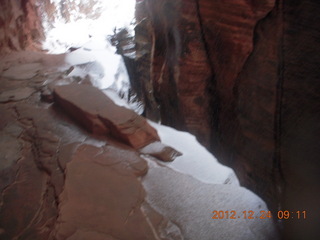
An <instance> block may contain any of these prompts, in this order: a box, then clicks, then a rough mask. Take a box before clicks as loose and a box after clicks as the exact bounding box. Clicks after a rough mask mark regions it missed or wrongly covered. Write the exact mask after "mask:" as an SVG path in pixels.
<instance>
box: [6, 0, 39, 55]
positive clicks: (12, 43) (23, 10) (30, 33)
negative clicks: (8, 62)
mask: <svg viewBox="0 0 320 240" xmlns="http://www.w3.org/2000/svg"><path fill="white" fill-rule="evenodd" d="M0 29H1V30H0V33H1V34H0V53H6V52H10V51H12V50H22V49H32V50H40V49H41V43H40V41H41V40H43V39H44V35H43V28H42V24H41V16H40V14H39V12H38V10H37V6H36V0H27V1H26V0H18V1H11V0H4V1H2V2H1V10H0Z"/></svg>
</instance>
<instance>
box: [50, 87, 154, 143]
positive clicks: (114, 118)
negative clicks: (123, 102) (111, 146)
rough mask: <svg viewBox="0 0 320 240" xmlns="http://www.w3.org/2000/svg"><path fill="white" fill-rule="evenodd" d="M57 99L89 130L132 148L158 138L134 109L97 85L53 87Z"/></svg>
mask: <svg viewBox="0 0 320 240" xmlns="http://www.w3.org/2000/svg"><path fill="white" fill-rule="evenodd" d="M54 95H55V99H56V101H57V102H58V103H59V104H60V106H61V107H62V108H64V109H65V110H66V111H67V112H68V113H69V114H71V116H72V117H73V118H74V119H75V120H76V121H79V122H80V123H82V124H83V125H84V126H85V127H86V128H87V129H88V130H89V131H90V132H92V133H107V132H110V133H111V135H112V136H114V137H116V138H118V139H120V140H122V141H124V142H126V143H127V144H129V145H130V146H132V147H134V148H135V149H139V148H142V147H145V146H146V145H148V144H150V143H152V142H155V141H159V140H160V138H159V136H158V134H157V131H156V130H155V129H154V128H153V127H151V126H150V125H149V124H148V123H147V121H146V120H145V119H144V118H143V117H141V116H139V115H138V114H136V113H135V112H134V111H132V110H129V109H127V108H125V107H120V106H118V105H116V104H115V103H113V101H112V100H111V99H109V97H107V96H106V95H105V94H104V93H103V92H102V91H100V90H99V89H98V88H95V87H93V86H90V85H81V84H70V85H64V86H57V87H55V89H54Z"/></svg>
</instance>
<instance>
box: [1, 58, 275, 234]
mask: <svg viewBox="0 0 320 240" xmlns="http://www.w3.org/2000/svg"><path fill="white" fill-rule="evenodd" d="M46 58H47V59H48V56H46ZM26 71H27V70H26ZM74 81H75V79H72V78H67V77H66V73H65V72H59V71H58V70H56V72H50V73H49V72H48V73H47V74H44V75H39V74H38V75H37V76H36V77H33V78H31V79H25V80H22V79H19V80H16V79H15V78H11V79H8V78H1V81H0V89H1V95H2V96H10V95H12V93H15V94H17V95H15V96H23V97H16V98H14V99H13V100H10V101H2V102H0V110H1V114H2V115H1V119H0V136H1V141H0V149H1V154H0V190H1V199H0V226H1V227H0V238H1V239H32V240H43V239H48V240H79V239H81V240H99V239H103V240H105V239H109V240H120V239H123V240H131V239H139V240H143V239H145V240H152V239H155V240H159V239H163V240H165V239H168V240H182V239H190V240H193V239H195V238H196V237H195V236H196V235H197V233H199V235H198V236H200V237H201V238H202V239H212V237H214V236H215V235H217V236H219V238H220V239H226V240H227V239H228V240H230V239H232V238H233V239H251V238H252V237H251V236H258V237H260V236H262V238H261V239H275V238H276V233H275V231H274V226H273V225H272V222H271V221H265V220H262V221H263V223H261V222H260V223H259V220H256V221H253V222H251V223H250V224H248V223H247V222H246V221H244V219H240V220H239V221H234V222H231V221H229V220H227V219H220V220H219V224H218V225H216V224H214V223H213V222H212V219H211V218H210V217H211V212H212V211H213V210H214V209H212V208H214V207H216V208H221V209H222V207H225V208H229V207H231V205H234V204H235V203H237V204H238V205H237V207H238V208H237V209H239V211H240V210H241V209H242V208H248V207H249V206H248V204H250V205H251V209H257V210H259V209H260V207H259V206H260V205H261V204H262V205H261V206H262V207H265V205H263V204H264V203H263V202H262V201H261V200H260V199H259V198H258V197H257V196H255V195H254V194H252V193H250V192H249V191H248V190H243V189H241V188H240V187H239V184H238V179H237V177H236V176H235V174H234V172H233V171H232V169H229V168H227V167H225V166H223V165H221V164H219V163H218V162H217V160H216V159H215V158H214V157H213V156H212V155H210V154H209V152H207V151H206V150H205V149H204V148H203V147H202V146H200V145H199V144H198V143H197V142H196V141H195V138H194V137H193V136H191V135H190V134H188V133H182V132H177V131H175V130H173V129H171V130H169V129H168V127H164V126H160V125H158V124H156V123H152V122H147V121H146V119H144V118H142V117H140V116H137V115H136V114H135V113H134V112H133V111H131V110H129V109H126V108H124V107H120V106H116V105H114V103H113V102H111V100H110V99H108V98H107V97H106V95H104V94H103V93H102V92H101V91H100V90H98V89H96V88H94V87H92V86H90V85H79V84H76V83H74ZM70 82H71V83H72V84H70ZM59 84H68V85H65V86H56V85H59ZM54 86H56V87H55V94H56V97H55V98H56V101H57V100H58V101H60V102H59V104H60V106H62V107H64V109H62V108H61V107H60V106H58V104H57V103H52V102H51V101H47V100H48V99H47V98H44V96H43V94H44V92H45V91H49V93H46V94H47V95H46V96H47V97H49V95H50V89H54ZM25 89H32V91H30V93H28V94H21V95H20V93H23V92H24V91H25ZM63 91H65V92H63ZM68 93H69V94H68ZM61 96H63V98H62V97H61ZM60 98H61V99H60ZM65 105H66V107H65ZM106 106H107V107H109V108H107V109H106V108H105V107H106ZM66 110H67V111H66ZM69 112H71V116H73V118H72V119H71V118H69V116H68V115H69V114H68V113H69ZM132 116H133V120H134V121H132V122H130V121H129V123H126V121H128V120H130V119H131V117H132ZM136 117H137V118H138V121H135V118H136ZM110 118H111V120H110ZM79 119H85V122H83V124H82V126H86V127H88V126H89V127H91V128H89V129H95V128H92V126H93V125H94V124H96V123H97V122H98V121H100V123H99V124H100V125H99V126H102V127H105V128H106V129H108V131H110V132H112V130H111V129H110V128H115V130H113V131H119V132H120V133H117V134H124V135H125V134H127V133H130V134H133V135H134V134H136V133H137V134H138V136H139V134H141V132H140V131H139V129H140V130H141V129H142V130H145V131H146V132H148V131H149V130H150V129H151V130H150V131H151V134H150V135H151V136H152V137H153V138H152V141H150V142H149V140H150V139H149V138H146V144H147V145H146V146H145V144H141V142H143V141H145V139H144V137H145V135H144V134H145V133H142V136H143V137H142V138H139V137H138V139H137V140H135V141H137V142H138V143H139V144H138V145H137V146H140V145H141V146H144V147H143V148H139V149H135V148H133V147H132V146H130V144H129V143H130V141H131V140H132V139H134V138H128V139H129V140H127V139H124V138H119V137H118V135H113V134H111V135H106V134H91V133H89V132H88V131H87V130H85V129H82V126H81V125H78V124H76V121H77V120H79ZM106 121H108V123H107V124H106ZM123 122H125V124H122V123H123ZM140 123H143V124H142V125H141V124H140ZM116 124H119V125H120V127H119V126H117V125H116ZM121 125H125V127H124V128H121ZM127 126H129V130H130V131H127V128H126V127H127ZM146 126H148V127H146ZM131 128H132V129H136V128H137V129H138V131H131ZM155 129H157V130H158V131H160V133H161V134H160V133H159V136H161V141H163V143H162V142H160V141H159V140H160V138H159V136H158V134H157V132H156V130H155ZM142 130H141V131H142ZM152 134H156V135H152ZM114 136H116V137H114ZM141 139H142V140H143V141H140V140H141ZM164 143H165V144H168V145H172V146H174V147H175V148H177V149H178V150H179V152H186V154H183V155H181V154H180V153H179V152H178V151H177V150H175V149H173V148H170V147H168V146H166V145H164ZM195 145H196V146H197V147H196V148H195ZM137 148H138V147H137ZM194 148H195V149H196V151H194ZM185 149H187V150H188V151H187V150H185ZM150 155H154V156H156V157H157V158H162V160H167V161H169V162H160V161H158V159H155V158H153V157H151V156H150ZM142 157H143V158H142ZM173 157H174V158H176V160H175V161H173V162H170V161H171V160H172V158H173ZM144 158H146V159H148V162H149V164H150V167H151V168H150V169H149V167H148V164H147V161H146V160H145V159H144ZM198 158H201V159H198ZM176 161H177V162H176ZM175 162H176V164H175ZM160 163H161V164H160ZM158 164H159V168H154V166H155V165H158ZM205 169H206V171H205ZM149 170H150V172H149ZM158 170H160V171H158ZM206 182H208V183H206ZM215 194H216V195H217V196H216V197H215V198H213V197H212V195H215ZM199 196H200V201H199V200H198V197H199ZM218 196H219V197H218ZM229 198H230V199H234V200H233V201H231V202H229V200H228V199H229ZM249 199H251V200H252V201H251V200H250V203H247V204H246V203H245V202H246V201H247V200H249ZM228 202H229V205H228V204H227V203H228ZM190 207H193V210H190ZM241 207H242V208H241ZM261 209H262V208H261ZM263 209H265V208H263ZM188 213H191V215H192V216H194V217H192V216H191V215H188ZM194 221H195V222H194ZM230 223H232V224H231V225H232V226H234V227H235V229H239V231H240V229H242V230H241V233H240V234H241V235H240V236H241V238H239V234H238V231H237V230H236V231H232V229H231V228H230ZM213 225H214V226H215V227H212V226H213ZM199 231H201V232H199ZM218 231H219V233H218ZM250 231H254V233H251V232H250Z"/></svg>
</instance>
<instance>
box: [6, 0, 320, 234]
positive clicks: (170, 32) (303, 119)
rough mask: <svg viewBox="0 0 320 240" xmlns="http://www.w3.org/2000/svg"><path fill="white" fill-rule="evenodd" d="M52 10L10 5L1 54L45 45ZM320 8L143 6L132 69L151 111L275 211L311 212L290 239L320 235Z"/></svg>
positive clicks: (272, 3) (243, 1) (237, 3)
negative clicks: (185, 133)
mask: <svg viewBox="0 0 320 240" xmlns="http://www.w3.org/2000/svg"><path fill="white" fill-rule="evenodd" d="M45 2H46V4H48V2H50V1H45ZM50 6H51V5H46V9H47V12H48V13H50V11H53V9H51V7H52V6H51V7H50ZM43 7H44V5H37V4H36V1H35V0H29V1H27V0H24V1H23V0H20V1H9V0H4V1H3V2H2V8H1V10H0V31H1V34H0V53H5V52H8V51H11V50H22V49H35V50H39V49H40V48H39V43H40V41H41V40H42V39H43V37H44V34H43V31H42V26H41V24H40V23H41V21H40V18H41V17H42V16H40V15H39V12H38V10H37V9H38V8H43ZM50 9H51V10H50ZM319 10H320V3H319V2H317V1H316V0H304V1H302V0H292V1H290V2H289V1H283V0H263V1H258V0H230V1H227V0H224V1H218V0H180V1H169V0H164V1H156V0H142V1H137V26H136V37H135V41H136V50H137V57H136V59H135V61H133V62H132V61H131V62H130V64H131V65H132V66H131V67H132V69H131V70H132V71H131V74H133V75H134V76H131V77H132V79H135V80H134V81H135V82H136V89H137V90H139V91H140V93H139V94H138V95H139V96H140V98H141V99H143V101H144V103H145V105H146V111H145V115H146V116H147V117H149V118H151V119H153V120H161V122H162V123H163V124H167V125H170V126H173V127H176V128H178V129H183V130H188V131H190V132H191V133H193V134H195V135H196V136H197V138H198V140H199V141H200V142H201V143H203V144H204V145H205V146H207V147H208V148H209V149H210V150H211V151H212V152H213V153H214V154H215V155H216V156H217V157H218V158H219V160H220V161H221V162H223V163H226V164H228V165H229V166H232V167H234V169H235V170H236V172H237V174H238V176H239V178H240V180H241V183H242V184H243V185H244V186H246V187H248V188H250V189H251V190H253V191H254V192H256V193H258V194H259V195H260V196H261V197H262V198H263V199H264V200H266V201H267V203H268V205H269V207H270V208H271V209H273V211H274V212H275V213H276V211H277V210H278V209H281V210H288V211H290V212H295V211H307V213H308V217H307V219H305V221H300V220H297V219H292V220H288V221H285V224H284V226H283V228H284V233H285V236H286V237H287V239H316V237H318V235H319V232H318V231H317V229H316V227H315V226H314V224H315V223H317V222H319V217H318V216H317V215H316V214H315V213H317V212H319V206H318V204H317V203H318V202H319V200H320V196H319V193H318V189H319V187H320V184H319V183H320V179H319V178H320V170H319V169H320V166H319V165H320V162H319V159H318V157H319V155H320V152H319V151H320V150H319V149H320V148H319V136H320V121H319V119H320V110H319V109H320V106H319V105H320V99H319V98H320V97H319V90H320V86H319V78H320V70H319V67H318V63H319V62H320V59H319V54H317V53H318V51H319V50H320V49H319V48H320V44H319V42H320V33H319V29H320V26H319V22H320V21H319V17H320V15H319V14H318V12H319ZM48 16H51V15H50V14H49V15H48ZM248 210H250V209H248Z"/></svg>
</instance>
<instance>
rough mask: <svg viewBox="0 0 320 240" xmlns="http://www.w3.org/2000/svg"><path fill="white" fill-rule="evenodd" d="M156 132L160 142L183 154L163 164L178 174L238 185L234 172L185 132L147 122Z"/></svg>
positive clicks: (204, 180) (206, 180)
mask: <svg viewBox="0 0 320 240" xmlns="http://www.w3.org/2000/svg"><path fill="white" fill-rule="evenodd" d="M149 123H150V124H151V125H152V126H153V127H154V128H155V129H157V131H158V134H159V137H160V139H161V142H162V143H164V144H166V145H168V146H171V147H173V148H175V149H176V150H178V151H179V152H181V153H183V154H182V156H180V157H177V158H176V159H175V160H174V161H173V162H168V163H163V164H164V165H166V166H167V167H170V168H172V169H174V170H176V171H178V172H181V173H185V174H188V175H191V176H193V177H194V178H196V179H198V180H199V181H202V182H204V183H215V184H234V185H239V180H238V178H237V176H236V175H235V173H234V171H233V170H232V169H231V168H229V167H226V166H224V165H222V164H220V163H219V162H218V161H217V159H216V158H215V157H214V156H213V155H212V154H211V153H209V151H208V150H207V149H206V148H204V147H203V146H202V145H201V144H200V143H199V142H198V141H197V140H196V138H195V136H193V135H191V134H190V133H187V132H181V131H177V130H175V129H173V128H170V127H167V126H164V125H160V124H157V123H154V122H151V121H149Z"/></svg>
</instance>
